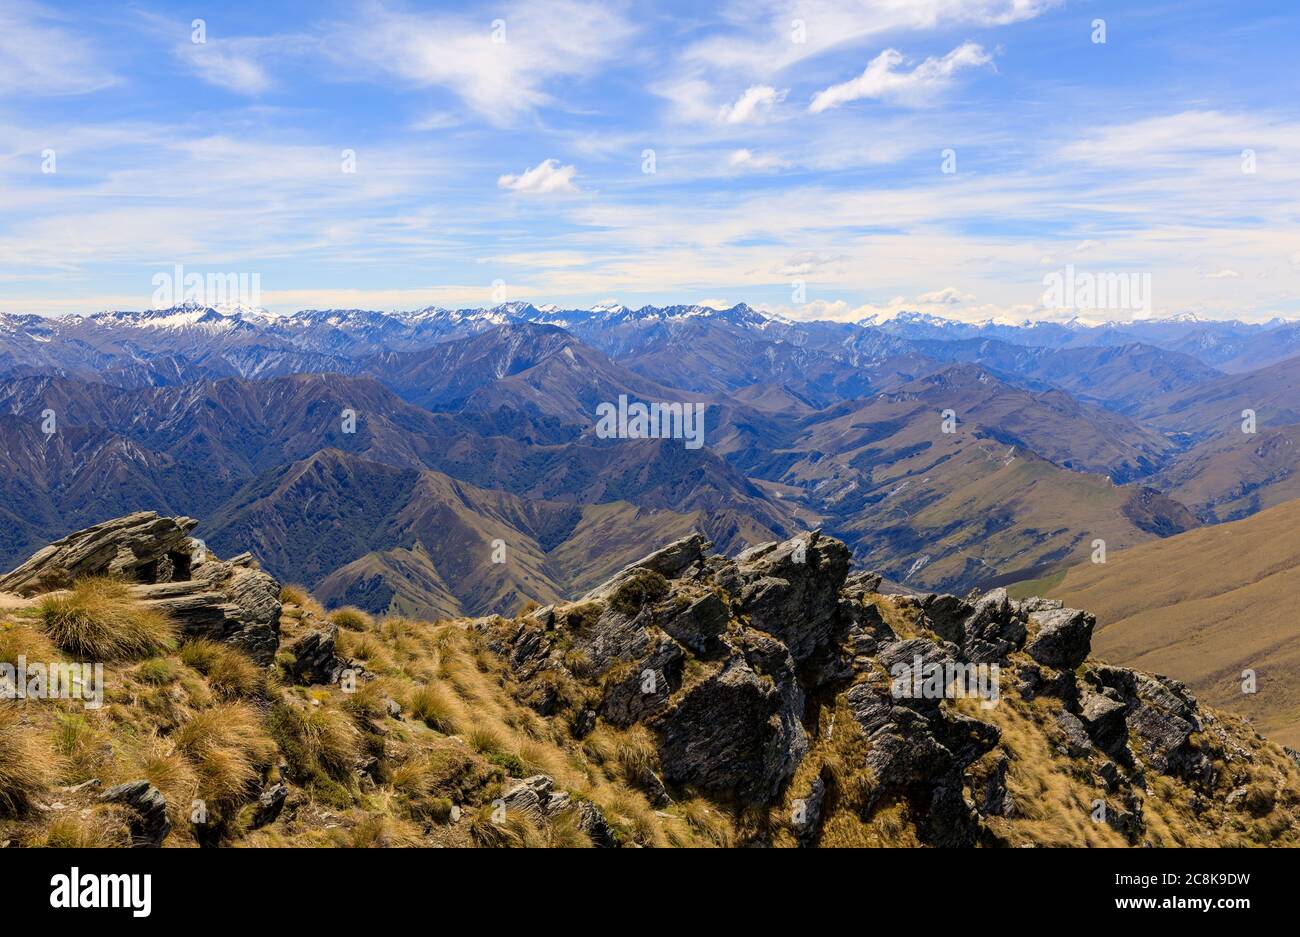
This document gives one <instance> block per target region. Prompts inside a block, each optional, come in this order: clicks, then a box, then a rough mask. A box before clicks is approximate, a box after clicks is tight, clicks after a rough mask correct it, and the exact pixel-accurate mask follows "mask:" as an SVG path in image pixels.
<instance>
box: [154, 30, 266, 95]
mask: <svg viewBox="0 0 1300 937" xmlns="http://www.w3.org/2000/svg"><path fill="white" fill-rule="evenodd" d="M268 47H269V46H268V43H266V42H265V41H264V40H260V39H234V40H218V39H209V40H208V41H207V42H199V43H185V44H183V45H181V46H179V47H178V48H177V55H178V56H179V57H180V58H181V59H182V60H183V61H184V62H186V63H187V64H188V65H189V66H190V68H192V69H193V70H194V72H195V74H197V75H198V76H199V77H200V78H202V79H203V80H204V81H206V82H207V83H208V84H210V85H216V86H217V87H218V88H224V89H226V90H227V91H233V92H235V93H236V94H247V95H258V94H261V93H263V92H264V91H267V90H268V89H269V88H270V87H271V79H270V76H269V75H268V74H267V72H266V69H265V68H264V67H263V66H262V64H261V63H260V62H258V61H257V58H256V56H257V55H258V54H259V53H260V52H262V51H264V50H266V49H267V48H268Z"/></svg>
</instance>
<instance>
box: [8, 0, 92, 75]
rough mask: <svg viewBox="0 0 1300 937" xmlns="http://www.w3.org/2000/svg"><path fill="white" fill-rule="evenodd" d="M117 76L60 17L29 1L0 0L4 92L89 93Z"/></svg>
mask: <svg viewBox="0 0 1300 937" xmlns="http://www.w3.org/2000/svg"><path fill="white" fill-rule="evenodd" d="M115 81H116V78H115V77H114V76H113V74H112V73H111V72H110V71H109V70H108V69H107V68H106V67H105V66H104V65H103V64H102V63H101V62H100V61H99V56H98V54H97V53H96V51H95V49H94V48H93V47H92V46H91V44H90V43H88V42H87V41H85V40H84V39H83V38H82V37H80V36H78V35H76V34H74V33H72V32H71V31H69V30H68V29H66V28H64V26H63V25H62V24H61V23H60V22H59V18H58V16H57V14H55V13H53V12H52V11H50V10H48V9H46V8H45V7H41V6H38V5H36V4H34V3H26V2H23V0H0V94H10V93H14V92H19V93H22V94H24V95H32V96H36V97H43V96H46V95H62V94H84V93H86V92H88V91H97V90H99V89H100V88H103V87H106V86H108V85H111V84H113V83H114V82H115Z"/></svg>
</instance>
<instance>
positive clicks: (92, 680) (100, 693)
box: [0, 654, 104, 709]
mask: <svg viewBox="0 0 1300 937" xmlns="http://www.w3.org/2000/svg"><path fill="white" fill-rule="evenodd" d="M0 699H10V700H26V699H62V700H81V701H82V702H84V703H85V704H86V708H87V709H99V707H101V706H103V705H104V665H103V664H99V663H96V664H89V663H66V662H62V661H51V662H50V663H43V662H41V661H30V662H29V661H28V660H27V656H26V655H25V654H20V655H18V660H17V661H16V662H14V663H12V664H11V663H9V662H8V661H0Z"/></svg>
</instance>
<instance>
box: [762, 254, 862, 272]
mask: <svg viewBox="0 0 1300 937" xmlns="http://www.w3.org/2000/svg"><path fill="white" fill-rule="evenodd" d="M848 259H849V258H848V257H846V256H844V255H843V254H826V253H822V252H820V251H802V252H801V253H798V254H795V255H794V256H793V257H791V258H790V259H789V260H787V261H786V262H785V263H783V264H782V265H781V266H779V267H777V268H776V273H777V275H778V276H783V277H804V276H808V275H809V274H811V273H814V272H816V271H817V270H819V269H821V268H823V267H829V266H833V265H835V264H838V263H841V262H843V261H846V260H848Z"/></svg>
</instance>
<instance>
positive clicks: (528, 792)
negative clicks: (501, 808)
mask: <svg viewBox="0 0 1300 937" xmlns="http://www.w3.org/2000/svg"><path fill="white" fill-rule="evenodd" d="M554 789H555V779H554V778H551V777H549V776H547V775H545V774H535V775H533V776H532V777H530V778H525V779H524V780H522V781H520V782H519V783H517V784H515V785H514V786H513V787H511V788H510V789H509V790H507V791H506V792H505V794H503V795H502V797H501V799H502V800H503V801H505V805H506V809H507V810H514V811H516V812H517V813H522V814H524V815H526V816H528V817H530V818H531V819H533V820H544V819H545V818H546V815H547V811H546V805H547V803H548V802H549V801H550V799H551V792H552V791H553V790H554Z"/></svg>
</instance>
